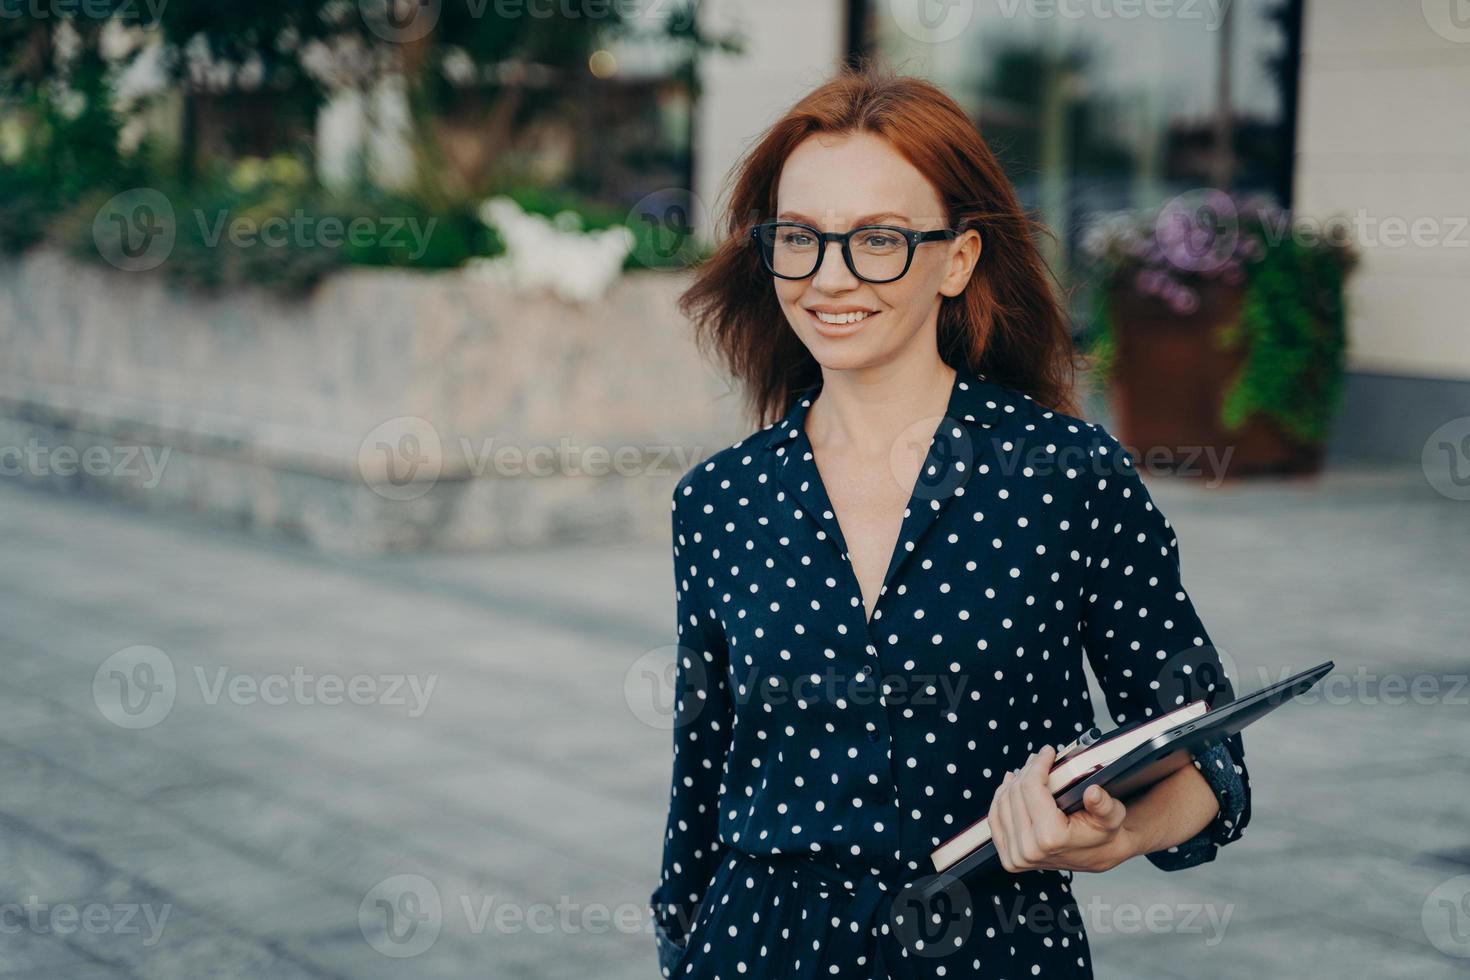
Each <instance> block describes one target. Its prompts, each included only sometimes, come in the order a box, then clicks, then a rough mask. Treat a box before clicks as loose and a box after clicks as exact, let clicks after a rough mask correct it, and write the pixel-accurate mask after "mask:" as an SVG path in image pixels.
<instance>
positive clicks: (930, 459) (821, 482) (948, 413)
mask: <svg viewBox="0 0 1470 980" xmlns="http://www.w3.org/2000/svg"><path fill="white" fill-rule="evenodd" d="M963 380H964V373H963V372H962V371H960V370H958V369H955V373H954V377H953V379H951V381H950V386H949V397H948V398H947V399H946V400H945V406H946V407H945V410H944V414H943V415H942V416H940V418H939V421H938V422H937V423H936V424H935V426H934V431H933V432H932V433H930V435H929V445H928V448H927V449H926V451H925V455H924V461H923V462H922V463H920V464H919V468H918V470H917V471H916V472H915V474H914V482H913V484H912V485H911V486H910V487H909V491H908V495H907V499H906V501H905V502H904V506H903V511H902V513H901V514H900V516H899V519H898V532H897V533H896V534H895V535H894V536H893V544H892V545H891V546H890V548H889V551H888V561H887V563H886V564H885V566H884V571H883V578H882V579H881V580H880V581H879V583H878V594H877V595H875V596H873V608H872V611H871V612H869V611H868V604H867V597H866V596H864V595H863V585H862V581H861V580H860V579H859V578H858V574H857V569H856V568H855V567H854V566H853V563H852V549H851V548H849V547H848V544H847V535H846V534H845V533H844V532H843V530H842V521H841V519H840V518H839V517H838V516H837V508H836V506H835V505H834V504H833V503H832V495H831V494H830V493H828V491H827V483H826V480H825V479H824V478H823V477H822V469H821V467H820V466H819V465H818V464H817V451H816V447H815V446H814V445H813V444H812V441H811V437H810V436H809V435H808V434H807V431H806V423H807V419H809V418H810V417H811V406H812V405H815V404H816V402H817V398H818V396H820V394H821V389H820V387H819V388H817V389H816V390H814V391H813V392H812V394H811V395H810V398H811V404H810V405H808V406H807V410H806V411H805V412H803V413H802V416H801V419H800V420H799V422H798V432H799V435H798V436H797V438H796V439H795V440H794V442H796V443H798V444H799V447H798V446H793V447H792V448H793V449H796V448H800V449H801V450H802V451H804V452H806V453H809V454H810V455H811V464H812V472H813V474H814V475H815V483H816V488H817V492H818V494H819V495H820V496H821V498H822V500H823V501H825V504H826V507H827V509H828V510H829V511H830V512H831V514H832V523H833V525H834V527H835V531H836V537H837V539H838V542H839V543H840V545H841V548H842V557H843V563H844V564H845V565H846V566H847V573H848V576H849V577H850V578H851V580H852V586H853V589H854V591H855V592H856V593H857V599H858V602H859V603H861V604H862V607H863V626H864V628H865V629H871V628H872V625H873V620H874V619H875V618H876V617H877V614H878V606H879V604H880V603H881V602H882V601H883V596H884V595H885V594H886V593H887V591H888V584H889V582H890V581H891V580H892V578H893V576H894V575H895V573H896V572H897V570H898V567H899V566H900V565H902V564H903V560H902V559H903V557H904V556H905V555H906V554H907V552H906V551H905V550H904V548H903V543H904V531H905V530H906V529H908V527H909V524H910V518H912V517H913V516H914V504H915V502H916V499H917V497H918V491H919V487H920V486H921V485H922V482H923V479H924V473H925V471H926V470H928V469H929V468H930V467H931V466H933V465H934V463H935V459H934V447H935V446H936V445H937V444H938V442H939V435H940V432H941V430H942V429H943V427H944V425H945V423H946V422H953V421H954V418H953V416H954V408H955V401H956V398H955V396H956V394H957V392H958V391H959V390H960V385H961V383H962V382H963Z"/></svg>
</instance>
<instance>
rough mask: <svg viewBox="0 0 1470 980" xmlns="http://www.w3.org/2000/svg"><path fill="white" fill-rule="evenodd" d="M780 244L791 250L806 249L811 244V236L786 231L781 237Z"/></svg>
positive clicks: (801, 232)
mask: <svg viewBox="0 0 1470 980" xmlns="http://www.w3.org/2000/svg"><path fill="white" fill-rule="evenodd" d="M781 244H782V245H789V246H790V247H792V248H808V247H810V246H811V244H812V236H811V235H809V234H807V233H806V232H804V231H788V232H784V233H783V234H782V235H781Z"/></svg>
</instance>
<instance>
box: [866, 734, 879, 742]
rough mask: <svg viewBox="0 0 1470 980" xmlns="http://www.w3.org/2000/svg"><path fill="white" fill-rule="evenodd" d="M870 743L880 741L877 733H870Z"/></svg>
mask: <svg viewBox="0 0 1470 980" xmlns="http://www.w3.org/2000/svg"><path fill="white" fill-rule="evenodd" d="M868 741H869V742H876V741H878V733H877V732H868Z"/></svg>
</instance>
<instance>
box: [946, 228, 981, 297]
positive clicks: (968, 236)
mask: <svg viewBox="0 0 1470 980" xmlns="http://www.w3.org/2000/svg"><path fill="white" fill-rule="evenodd" d="M981 248H982V243H981V241H980V232H978V231H976V230H975V229H974V228H967V229H965V230H964V231H962V232H961V233H960V235H959V237H957V238H956V239H955V240H954V241H953V242H951V243H950V246H949V265H948V266H947V267H946V268H945V271H944V279H943V280H942V281H941V282H940V283H939V291H940V292H941V293H943V294H944V295H945V296H958V295H959V294H960V293H962V292H964V291H965V287H966V286H968V285H969V284H970V276H971V275H972V274H973V273H974V271H975V263H977V262H979V261H980V251H981Z"/></svg>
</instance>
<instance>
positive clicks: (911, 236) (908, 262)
mask: <svg viewBox="0 0 1470 980" xmlns="http://www.w3.org/2000/svg"><path fill="white" fill-rule="evenodd" d="M781 225H790V226H792V227H796V228H805V229H806V230H807V231H809V232H811V233H812V235H814V236H815V237H816V239H817V241H818V243H819V245H818V248H817V262H816V264H815V265H813V266H812V271H811V272H808V273H807V274H806V275H804V276H784V275H782V274H781V273H779V272H777V271H776V270H775V269H774V268H773V265H774V259H775V254H774V253H775V245H774V243H773V244H772V246H771V249H770V252H771V254H770V255H767V249H766V243H765V242H764V241H763V240H762V238H761V232H762V230H763V229H766V228H776V227H779V226H781ZM875 228H876V229H878V230H880V231H892V232H897V233H898V234H900V235H902V236H903V238H904V241H906V242H908V246H909V254H908V258H906V259H905V260H904V263H903V271H902V272H900V273H899V274H898V275H896V276H894V277H893V278H891V279H869V278H867V277H866V276H864V275H862V274H861V273H859V272H858V271H857V265H856V263H854V262H853V258H852V247H851V245H850V244H849V243H850V242H851V241H852V236H853V235H856V234H857V233H858V232H860V231H872V230H873V229H875ZM958 236H959V232H957V231H955V230H954V229H953V228H939V229H936V230H934V231H918V230H917V229H914V228H904V227H902V226H901V225H859V226H858V227H856V228H853V229H850V230H848V231H821V230H820V229H817V228H813V227H812V226H811V225H809V224H806V223H804V222H801V221H763V222H761V223H760V224H758V225H755V226H754V227H752V228H751V229H750V237H751V239H752V240H753V241H754V242H755V244H756V248H757V249H759V250H760V253H761V262H762V263H763V264H764V265H765V267H766V271H768V272H770V274H771V275H773V276H775V277H776V278H777V279H786V280H789V281H799V280H802V279H810V278H811V277H812V276H814V275H816V274H817V272H818V271H820V270H821V268H822V261H823V260H824V259H826V257H827V246H828V245H829V244H831V243H832V242H840V243H841V244H842V261H843V263H844V264H846V266H847V271H848V272H851V273H852V274H853V276H854V278H856V279H858V280H860V281H862V282H866V283H873V284H874V285H881V284H883V283H888V282H897V281H898V280H900V279H902V278H903V277H904V276H906V275H908V273H909V267H910V266H912V265H913V264H914V253H915V252H916V251H918V248H919V246H920V245H923V244H924V243H925V242H940V241H952V240H953V239H955V238H957V237H958Z"/></svg>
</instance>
